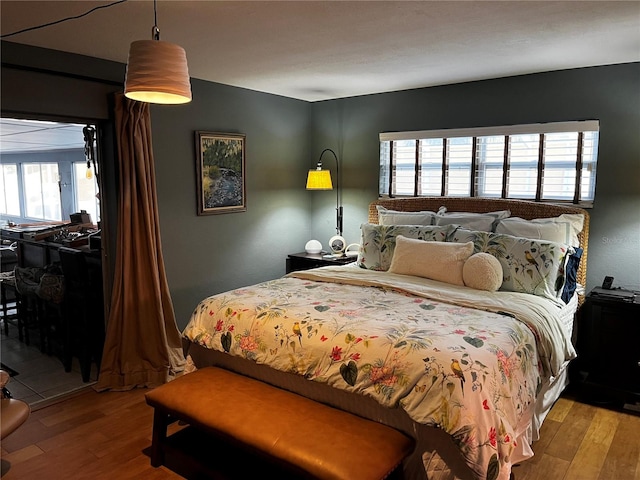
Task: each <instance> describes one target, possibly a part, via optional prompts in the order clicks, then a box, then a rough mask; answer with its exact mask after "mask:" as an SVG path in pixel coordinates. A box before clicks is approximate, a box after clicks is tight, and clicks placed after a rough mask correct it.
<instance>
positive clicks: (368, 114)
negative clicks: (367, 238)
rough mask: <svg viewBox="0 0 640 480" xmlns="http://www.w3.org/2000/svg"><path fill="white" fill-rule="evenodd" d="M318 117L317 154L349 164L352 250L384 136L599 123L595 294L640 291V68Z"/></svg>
mask: <svg viewBox="0 0 640 480" xmlns="http://www.w3.org/2000/svg"><path fill="white" fill-rule="evenodd" d="M312 115H313V116H312V119H313V127H312V128H313V132H314V137H313V140H312V145H313V148H314V150H316V151H321V150H320V149H321V148H326V147H330V148H336V149H338V151H339V152H340V156H341V159H342V160H343V162H342V163H343V169H344V172H345V175H344V182H343V187H344V205H345V206H344V209H345V238H346V239H347V241H357V240H358V238H359V237H358V235H359V234H358V227H359V224H360V222H361V221H364V220H365V219H366V208H367V204H368V203H369V202H370V201H371V200H372V199H374V198H376V196H377V193H378V191H377V180H378V155H379V153H378V147H379V142H378V134H379V133H380V132H385V131H403V130H428V129H441V128H462V127H482V126H492V125H511V124H525V123H538V122H557V121H567V120H584V119H597V120H600V147H599V156H598V176H597V186H596V200H595V206H594V208H593V209H591V210H590V213H591V236H590V242H589V261H588V288H592V287H594V286H597V285H598V284H600V283H601V282H602V279H603V277H604V276H605V275H612V276H614V277H615V279H616V280H615V284H616V285H618V286H625V287H629V288H634V289H640V63H632V64H623V65H616V66H606V67H593V68H584V69H577V70H568V71H561V72H548V73H542V74H536V75H526V76H521V77H511V78H502V79H495V80H487V81H482V82H473V83H464V84H456V85H447V86H442V87H432V88H424V89H418V90H409V91H402V92H393V93H385V94H379V95H369V96H361V97H354V98H347V99H339V100H331V101H325V102H318V103H314V104H313V112H312ZM316 201H317V205H316V207H317V208H316V209H315V210H314V218H313V223H312V224H313V228H314V230H313V235H315V236H317V237H319V238H325V237H327V236H328V235H331V234H332V231H331V227H332V224H331V222H329V224H328V225H325V219H326V218H329V217H328V216H329V215H331V213H330V212H329V211H328V209H329V208H330V207H331V201H330V199H323V200H322V202H320V201H318V200H317V199H316ZM334 202H335V200H334ZM331 218H332V217H331Z"/></svg>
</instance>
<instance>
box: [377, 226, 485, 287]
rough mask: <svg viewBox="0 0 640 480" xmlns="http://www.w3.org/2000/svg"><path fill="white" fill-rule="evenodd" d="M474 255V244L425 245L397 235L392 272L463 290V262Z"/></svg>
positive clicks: (435, 243)
mask: <svg viewBox="0 0 640 480" xmlns="http://www.w3.org/2000/svg"><path fill="white" fill-rule="evenodd" d="M472 253H473V242H467V243H457V244H456V243H447V242H426V241H424V240H415V239H413V238H406V237H403V236H402V235H398V236H397V237H396V249H395V251H394V252H393V258H392V259H391V266H390V267H389V272H391V273H399V274H401V275H413V276H416V277H424V278H430V279H431V280H438V281H440V282H445V283H450V284H452V285H461V286H462V285H464V280H463V278H462V269H463V267H464V262H465V261H466V260H467V259H468V258H469V257H470V256H471V254H472Z"/></svg>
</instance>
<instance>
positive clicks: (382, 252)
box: [357, 223, 453, 271]
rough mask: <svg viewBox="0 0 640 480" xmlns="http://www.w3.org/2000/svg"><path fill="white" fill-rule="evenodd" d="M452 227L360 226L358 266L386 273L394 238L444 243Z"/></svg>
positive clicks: (394, 244)
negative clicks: (401, 237) (400, 237)
mask: <svg viewBox="0 0 640 480" xmlns="http://www.w3.org/2000/svg"><path fill="white" fill-rule="evenodd" d="M451 232H453V227H450V226H444V227H437V226H433V225H376V224H372V223H363V224H362V225H360V251H359V252H358V260H357V262H358V266H360V267H362V268H367V269H369V270H379V271H387V270H388V269H389V265H391V259H392V258H393V251H394V249H395V246H396V237H397V236H398V235H402V236H404V237H406V238H416V239H419V240H427V241H435V242H444V241H445V240H446V238H447V236H448V235H449V234H450V233H451Z"/></svg>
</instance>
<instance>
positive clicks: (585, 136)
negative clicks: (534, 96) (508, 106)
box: [379, 120, 599, 206]
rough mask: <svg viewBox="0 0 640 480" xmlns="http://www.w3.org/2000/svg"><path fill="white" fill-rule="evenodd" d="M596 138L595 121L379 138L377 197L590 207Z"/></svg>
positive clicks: (393, 135) (410, 133)
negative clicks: (506, 200)
mask: <svg viewBox="0 0 640 480" xmlns="http://www.w3.org/2000/svg"><path fill="white" fill-rule="evenodd" d="M598 134H599V122H598V121H596V120H593V121H581V122H560V123H546V124H531V125H513V126H504V127H486V128H466V129H450V130H429V131H420V132H389V133H381V134H380V183H379V193H380V195H382V196H390V197H395V196H450V197H494V198H516V199H524V200H534V201H540V202H571V203H575V204H580V205H582V206H591V205H592V204H593V199H594V196H595V181H596V165H597V152H598Z"/></svg>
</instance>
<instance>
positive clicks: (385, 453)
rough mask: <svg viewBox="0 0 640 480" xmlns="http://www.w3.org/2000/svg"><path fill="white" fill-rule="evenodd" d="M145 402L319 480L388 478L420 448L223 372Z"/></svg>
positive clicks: (212, 370)
mask: <svg viewBox="0 0 640 480" xmlns="http://www.w3.org/2000/svg"><path fill="white" fill-rule="evenodd" d="M146 400H147V403H148V404H149V405H151V406H152V407H154V408H156V409H160V410H161V411H163V412H166V413H168V414H170V415H173V416H175V417H177V418H178V419H180V420H183V421H185V422H187V423H189V424H191V425H192V426H194V427H199V428H202V429H205V430H208V431H211V432H214V433H221V434H223V435H226V436H231V437H233V438H234V439H235V440H237V441H238V442H240V443H242V444H244V445H246V446H248V447H251V448H253V449H256V450H258V451H259V452H261V453H263V454H266V455H268V456H269V457H272V458H274V459H276V460H279V461H281V462H285V463H287V464H290V465H295V466H296V467H298V468H299V469H302V470H303V471H305V472H307V473H309V474H311V475H313V476H314V477H316V478H326V479H329V478H331V479H354V478H359V479H382V478H385V477H386V476H387V475H389V474H390V473H391V472H392V471H393V470H394V469H395V468H396V467H397V466H398V465H399V464H400V463H401V462H402V460H403V459H404V458H405V457H406V456H407V455H409V454H410V453H411V451H412V450H413V446H414V442H413V440H412V439H411V438H409V437H408V436H406V435H404V434H403V433H400V432H399V431H397V430H394V429H393V428H391V427H388V426H385V425H382V424H379V423H377V422H374V421H371V420H366V419H364V418H361V417H358V416H355V415H352V414H350V413H347V412H344V411H341V410H338V409H335V408H332V407H329V406H327V405H324V404H321V403H318V402H315V401H313V400H310V399H308V398H305V397H302V396H300V395H297V394H294V393H292V392H289V391H286V390H282V389H279V388H276V387H273V386H271V385H268V384H266V383H263V382H260V381H257V380H254V379H250V378H248V377H245V376H242V375H239V374H236V373H232V372H229V371H227V370H223V369H220V368H216V367H207V368H203V369H200V370H197V371H196V372H193V373H189V374H186V375H184V376H182V377H179V378H177V379H176V380H173V381H171V382H169V383H167V384H165V385H162V386H160V387H157V388H155V389H153V390H151V391H150V392H148V393H147V394H146Z"/></svg>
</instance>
